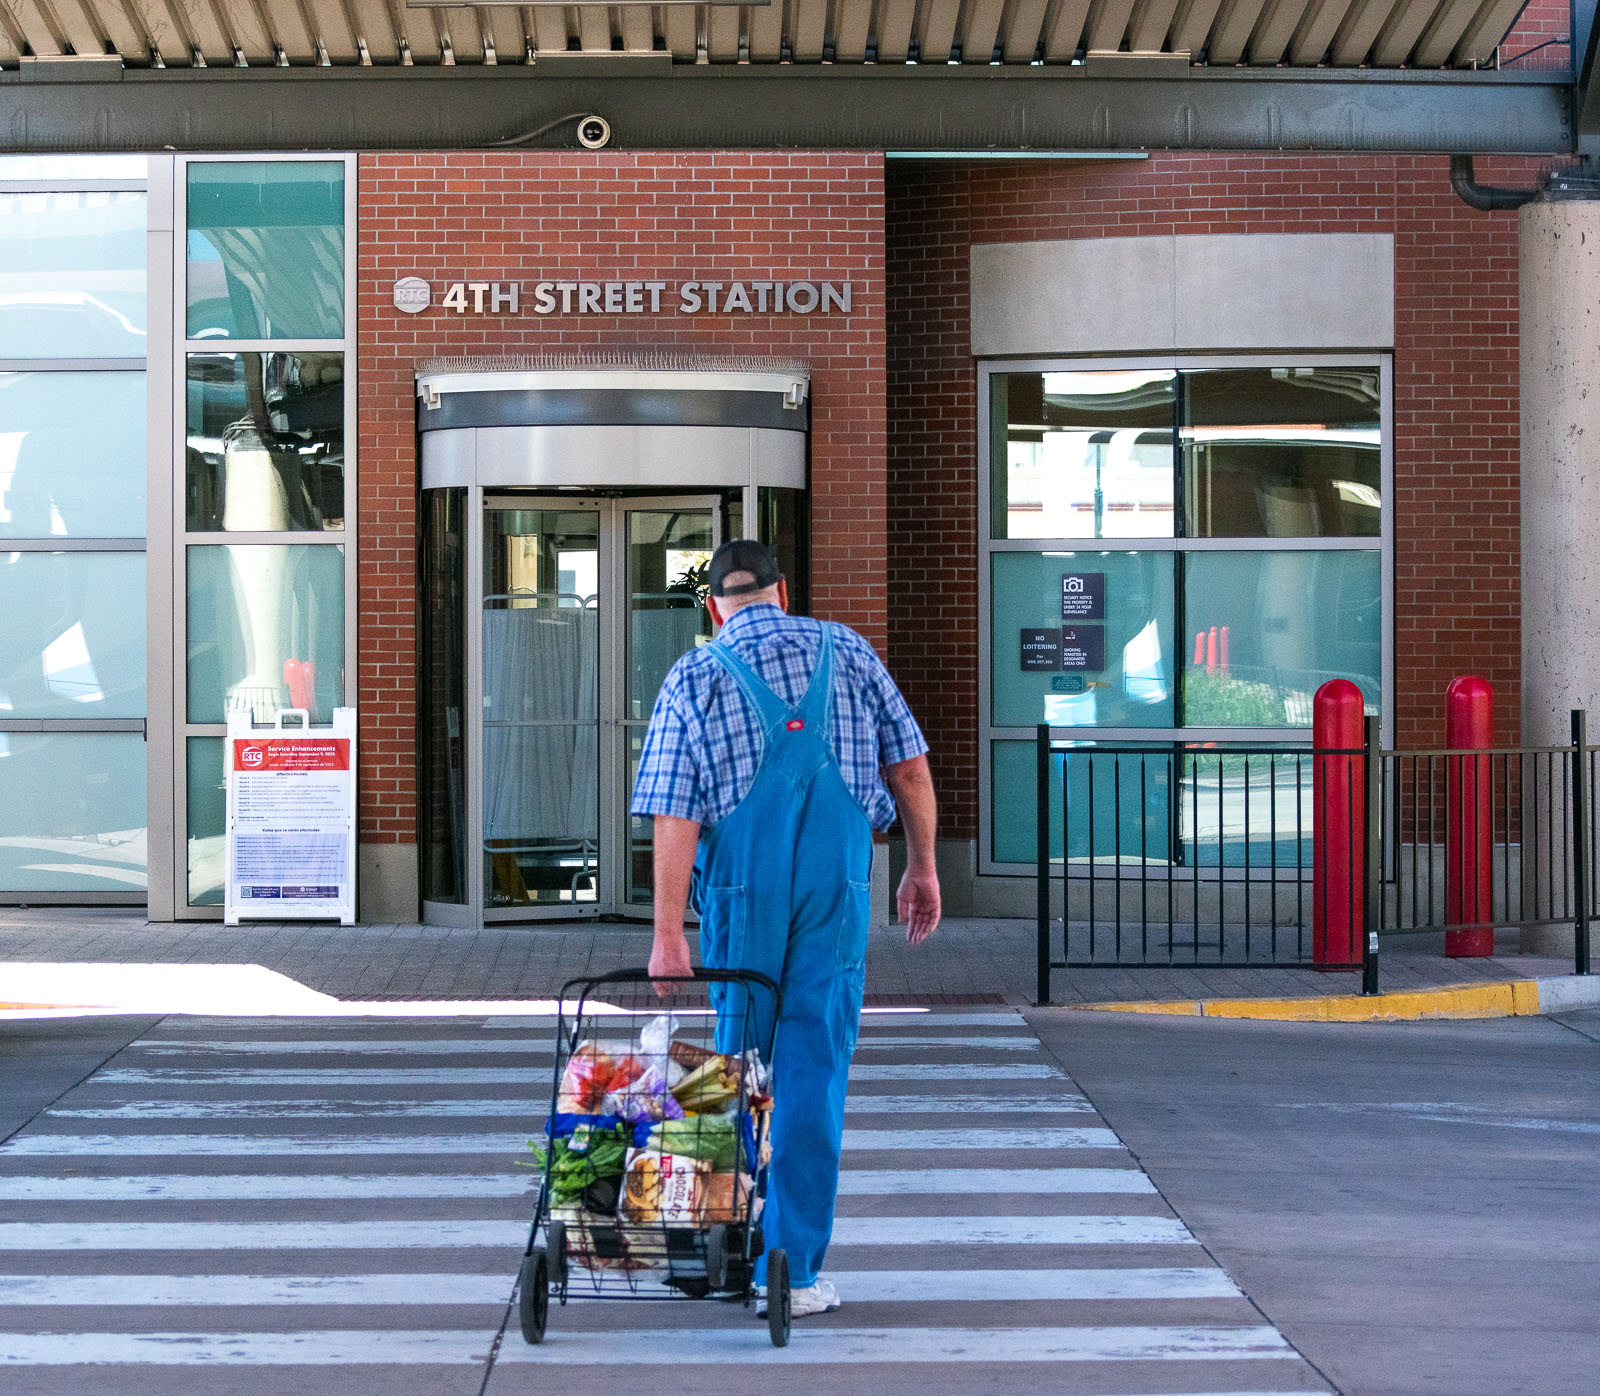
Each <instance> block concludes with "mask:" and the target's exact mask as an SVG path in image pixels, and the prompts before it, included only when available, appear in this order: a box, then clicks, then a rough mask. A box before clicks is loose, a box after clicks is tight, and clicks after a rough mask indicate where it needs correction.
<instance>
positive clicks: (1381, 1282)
mask: <svg viewBox="0 0 1600 1396" xmlns="http://www.w3.org/2000/svg"><path fill="white" fill-rule="evenodd" d="M1029 1018H1030V1020H1031V1021H1032V1022H1033V1024H1034V1026H1035V1027H1036V1028H1037V1029H1038V1030H1039V1032H1040V1034H1041V1037H1042V1039H1043V1040H1044V1042H1045V1044H1046V1045H1047V1046H1048V1047H1049V1048H1050V1049H1051V1050H1052V1051H1053V1052H1054V1053H1055V1054H1056V1055H1057V1056H1058V1057H1059V1059H1060V1060H1061V1061H1062V1063H1063V1064H1064V1065H1065V1066H1066V1067H1067V1069H1068V1070H1069V1072H1070V1073H1071V1074H1072V1076H1073V1078H1074V1079H1075V1080H1076V1081H1077V1082H1078V1083H1079V1085H1080V1087H1081V1088H1082V1089H1083V1091H1084V1093H1085V1094H1086V1095H1087V1096H1088V1098H1089V1099H1090V1100H1091V1101H1092V1102H1093V1103H1094V1105H1095V1107H1096V1109H1097V1110H1098V1111H1099V1112H1100V1114H1101V1116H1102V1117H1103V1118H1104V1119H1105V1120H1106V1121H1107V1123H1108V1124H1110V1125H1111V1127H1112V1128H1113V1129H1115V1130H1116V1131H1117V1133H1118V1134H1119V1135H1120V1136H1121V1137H1122V1139H1123V1140H1124V1142H1125V1143H1126V1144H1127V1145H1128V1147H1129V1148H1130V1149H1131V1150H1132V1152H1133V1153H1134V1155H1135V1157H1137V1158H1138V1160H1139V1162H1140V1163H1141V1165H1142V1166H1143V1167H1144V1169H1145V1170H1146V1171H1147V1172H1148V1174H1149V1175H1150V1177H1151V1178H1152V1180H1153V1181H1154V1182H1155V1184H1156V1186H1157V1187H1158V1188H1160V1190H1161V1192H1162V1194H1163V1196H1165V1197H1166V1199H1167V1201H1168V1202H1169V1203H1171V1205H1172V1207H1173V1209H1174V1210H1175V1211H1176V1213H1177V1214H1178V1215H1179V1216H1181V1217H1182V1218H1183V1219H1184V1220H1185V1221H1186V1222H1187V1223H1188V1224H1189V1226H1190V1227H1191V1228H1192V1229H1193V1230H1194V1232H1195V1234H1196V1235H1197V1236H1198V1238H1199V1240H1200V1241H1201V1242H1202V1244H1204V1245H1205V1246H1206V1247H1207V1249H1208V1250H1209V1251H1210V1252H1211V1253H1212V1254H1213V1255H1214V1256H1215V1257H1216V1258H1217V1260H1218V1261H1219V1262H1220V1263H1221V1264H1222V1266H1223V1267H1224V1268H1225V1269H1226V1270H1227V1271H1228V1273H1229V1274H1230V1275H1231V1276H1232V1277H1233V1278H1234V1280H1235V1281H1237V1282H1238V1284H1239V1285H1240V1287H1241V1288H1242V1289H1243V1290H1244V1292H1245V1293H1246V1294H1248V1295H1249V1296H1250V1297H1251V1298H1252V1299H1253V1300H1254V1301H1255V1302H1256V1303H1257V1304H1258V1305H1259V1306H1260V1307H1261V1309H1262V1311H1263V1312H1264V1313H1265V1314H1266V1315H1267V1317H1268V1318H1270V1319H1271V1320H1272V1321H1273V1322H1274V1323H1275V1324H1276V1325H1277V1326H1278V1328H1279V1329H1280V1331H1281V1332H1282V1333H1283V1334H1284V1335H1285V1337H1287V1338H1288V1339H1289V1340H1290V1341H1291V1342H1292V1343H1294V1344H1295V1345H1296V1346H1297V1347H1298V1348H1299V1349H1300V1350H1301V1352H1303V1353H1304V1354H1305V1355H1306V1357H1307V1358H1308V1359H1309V1360H1310V1361H1311V1362H1312V1363H1314V1364H1315V1365H1316V1367H1317V1368H1318V1370H1319V1371H1320V1372H1321V1373H1322V1374H1323V1375H1324V1376H1326V1377H1327V1378H1328V1379H1329V1380H1330V1381H1331V1382H1332V1383H1333V1384H1334V1385H1335V1386H1336V1387H1337V1388H1338V1389H1339V1390H1341V1391H1344V1392H1348V1393H1356V1394H1358V1396H1390V1394H1391V1393H1393V1394H1395V1396H1398V1394H1399V1393H1429V1396H1475V1393H1483V1396H1509V1394H1510V1393H1520V1392H1527V1393H1530V1394H1534V1393H1536V1394H1537V1396H1565V1394H1566V1393H1572V1394H1573V1396H1579V1394H1580V1393H1589V1392H1593V1391H1596V1390H1600V1321H1597V1318H1596V1309H1597V1303H1600V1169H1597V1161H1600V1011H1594V1010H1590V1011H1586V1012H1582V1013H1574V1014H1571V1015H1567V1016H1565V1017H1563V1018H1560V1019H1551V1018H1518V1019H1499V1020H1493V1021H1486V1022H1464V1023H1445V1022H1426V1023H1399V1024H1383V1025H1359V1026H1356V1025H1326V1026H1324V1025H1314V1024H1305V1023H1257V1022H1225V1021H1221V1020H1202V1019H1184V1018H1165V1019H1164V1018H1155V1017H1138V1018H1134V1017H1129V1016H1124V1015H1120V1014H1099V1013H1077V1012H1066V1011H1060V1010H1056V1011H1051V1010H1035V1011H1032V1012H1030V1014H1029Z"/></svg>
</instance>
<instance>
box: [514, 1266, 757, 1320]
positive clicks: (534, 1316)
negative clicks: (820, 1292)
mask: <svg viewBox="0 0 1600 1396" xmlns="http://www.w3.org/2000/svg"><path fill="white" fill-rule="evenodd" d="M517 1291H518V1292H517V1317H518V1318H519V1319H520V1320H521V1321H522V1336H523V1338H524V1339H525V1340H526V1341H527V1342H530V1343H542V1342H543V1341H544V1324H545V1319H546V1318H548V1317H549V1315H550V1266H549V1264H548V1263H547V1262H546V1260H545V1257H544V1251H543V1250H542V1249H540V1248H535V1249H534V1250H531V1251H529V1252H528V1254H527V1255H525V1256H523V1257H522V1273H521V1274H520V1275H519V1276H518V1277H517ZM784 1293H785V1295H786V1296H787V1293H788V1290H787V1288H786V1289H785V1291H784Z"/></svg>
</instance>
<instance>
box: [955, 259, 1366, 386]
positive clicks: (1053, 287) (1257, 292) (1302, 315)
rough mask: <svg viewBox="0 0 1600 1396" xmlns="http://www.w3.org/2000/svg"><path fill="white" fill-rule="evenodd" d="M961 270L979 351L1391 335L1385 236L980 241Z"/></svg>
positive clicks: (1125, 348) (1263, 344)
mask: <svg viewBox="0 0 1600 1396" xmlns="http://www.w3.org/2000/svg"><path fill="white" fill-rule="evenodd" d="M971 271H972V280H971V286H972V292H971V294H972V352H973V354H974V355H975V356H977V357H980V358H983V357H988V356H991V355H1075V354H1116V353H1169V352H1170V353H1179V352H1195V351H1199V352H1206V351H1216V352H1219V353H1223V352H1232V351H1238V350H1261V351H1273V350H1289V349H1374V348H1376V349H1381V348H1388V347H1390V346H1392V345H1393V343H1394V239H1393V238H1392V237H1390V236H1389V235H1387V234H1376V233H1371V234H1368V233H1348V234H1346V233H1335V234H1307V235H1294V234H1282V235H1266V236H1244V235H1218V236H1197V237H1139V238H1082V239H1073V240H1069V241H1051V242H1020V243H980V244H978V245H976V246H974V247H973V248H972V260H971Z"/></svg>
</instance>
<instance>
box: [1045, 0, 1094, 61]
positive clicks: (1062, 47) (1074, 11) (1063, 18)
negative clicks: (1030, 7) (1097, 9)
mask: <svg viewBox="0 0 1600 1396" xmlns="http://www.w3.org/2000/svg"><path fill="white" fill-rule="evenodd" d="M1088 20H1089V0H1060V3H1059V4H1058V5H1057V6H1056V12H1055V14H1054V15H1053V16H1051V18H1050V20H1049V21H1048V23H1049V29H1048V31H1047V32H1046V34H1045V37H1044V56H1045V57H1046V58H1051V59H1054V60H1055V61H1056V62H1058V63H1066V62H1068V61H1069V60H1070V59H1071V58H1072V57H1073V55H1074V54H1076V53H1077V51H1078V47H1079V45H1080V44H1082V42H1083V30H1084V25H1085V24H1087V23H1088Z"/></svg>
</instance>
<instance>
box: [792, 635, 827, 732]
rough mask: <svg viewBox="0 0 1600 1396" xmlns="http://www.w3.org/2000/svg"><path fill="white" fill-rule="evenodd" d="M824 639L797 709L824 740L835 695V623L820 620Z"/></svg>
mask: <svg viewBox="0 0 1600 1396" xmlns="http://www.w3.org/2000/svg"><path fill="white" fill-rule="evenodd" d="M818 624H819V625H820V626H821V628H822V639H821V642H820V643H819V644H818V646H817V666H816V668H815V669H813V670H812V671H811V682H810V683H809V684H807V685H806V693H805V697H804V698H802V699H801V700H800V702H799V705H798V709H797V711H798V712H799V713H800V716H801V717H803V718H805V720H806V725H807V726H808V727H810V728H811V730H812V731H814V732H815V733H816V734H817V735H818V736H819V737H821V738H822V739H823V740H824V741H826V740H827V739H828V735H829V734H828V719H829V717H830V715H831V712H832V707H833V704H832V701H831V700H832V697H833V625H832V623H831V622H829V621H819V622H818Z"/></svg>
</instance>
